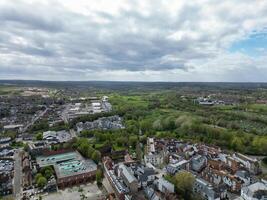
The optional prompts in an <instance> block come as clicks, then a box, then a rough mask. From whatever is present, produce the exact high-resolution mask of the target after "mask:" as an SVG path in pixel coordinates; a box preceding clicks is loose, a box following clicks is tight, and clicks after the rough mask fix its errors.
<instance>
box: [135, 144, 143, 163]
mask: <svg viewBox="0 0 267 200" xmlns="http://www.w3.org/2000/svg"><path fill="white" fill-rule="evenodd" d="M135 151H136V159H137V160H139V161H142V157H143V155H142V149H141V147H140V143H139V142H137V143H136V150H135Z"/></svg>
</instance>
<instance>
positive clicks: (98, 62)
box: [0, 1, 254, 76]
mask: <svg viewBox="0 0 267 200" xmlns="http://www.w3.org/2000/svg"><path fill="white" fill-rule="evenodd" d="M7 2H8V1H7ZM19 2H20V3H18V4H15V3H13V4H12V3H10V2H9V3H7V4H2V5H1V4H0V25H1V26H2V27H1V31H0V56H1V55H2V56H4V57H5V58H7V59H2V60H0V72H1V73H2V74H8V73H12V74H15V73H16V69H17V72H18V73H23V74H25V75H26V74H34V73H38V70H39V71H40V73H45V71H47V72H48V73H52V72H53V73H54V74H60V73H62V74H65V75H66V76H68V75H70V74H71V73H70V72H77V73H82V72H84V73H85V72H87V71H90V70H91V71H96V72H101V71H116V70H126V71H129V72H139V71H146V70H150V71H159V72H161V71H168V70H177V69H178V70H182V71H184V72H188V71H190V70H191V69H192V68H196V67H197V66H196V65H192V64H191V63H192V62H193V63H194V61H196V63H197V61H199V60H200V61H207V62H208V61H209V60H210V59H213V58H215V57H216V56H218V54H219V53H221V52H224V51H225V49H224V43H225V40H228V38H229V37H235V36H236V35H238V34H239V31H238V27H240V24H242V23H241V22H240V23H235V22H234V20H236V19H235V17H234V16H231V17H228V18H227V20H228V21H227V22H225V24H224V27H225V28H224V27H223V28H221V30H219V31H218V32H214V33H210V32H208V31H205V30H202V29H200V27H199V26H200V20H203V18H204V20H205V17H203V16H202V14H203V13H202V10H201V9H202V7H201V6H199V4H190V5H188V4H185V5H184V6H183V7H182V9H181V10H180V11H179V12H177V13H176V15H175V17H173V16H171V15H170V14H169V13H168V10H163V9H158V8H157V7H160V6H161V5H160V4H159V5H157V4H158V3H159V1H156V3H155V5H153V4H152V5H151V6H152V8H151V9H152V11H153V12H150V14H149V15H143V14H142V13H141V12H140V11H139V10H138V9H137V8H136V7H134V6H135V5H133V7H132V9H130V10H127V11H126V10H121V11H120V12H119V14H118V15H112V14H109V13H107V12H104V11H103V12H102V11H95V12H93V11H91V12H90V13H89V15H85V14H83V13H74V12H72V11H70V10H67V9H64V7H63V6H61V5H60V4H55V5H54V4H53V3H51V2H53V1H51V2H50V4H48V5H43V4H40V3H39V4H38V3H34V4H33V5H29V4H26V3H24V2H23V1H19ZM48 2H49V1H48ZM131 4H133V3H131ZM94 17H99V18H100V19H105V20H106V21H105V23H104V22H103V23H101V22H97V21H95V20H94ZM215 17H217V18H218V19H217V18H216V20H218V23H222V22H223V16H222V15H221V13H219V14H218V16H215ZM253 19H254V17H253ZM240 21H242V20H241V19H240ZM207 26H208V24H207ZM208 28H211V27H207V29H208ZM188 30H189V31H191V32H194V33H196V34H197V37H195V38H194V37H190V35H189V34H185V35H184V36H183V37H182V39H181V40H172V39H170V38H169V36H170V35H171V34H173V33H175V32H177V31H181V32H185V33H186V31H188ZM18 38H20V39H21V40H22V41H20V40H19V41H17V42H16V41H15V42H14V40H16V39H18ZM18 59H19V60H20V61H19V62H18V61H17V60H18ZM7 65H13V68H12V69H10V70H8V68H7ZM34 68H36V69H38V70H35V69H34ZM22 69H27V70H25V71H24V72H22V71H23V70H22ZM31 69H32V71H31Z"/></svg>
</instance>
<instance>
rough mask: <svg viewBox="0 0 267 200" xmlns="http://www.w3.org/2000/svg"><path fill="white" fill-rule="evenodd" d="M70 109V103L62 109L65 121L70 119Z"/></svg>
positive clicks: (62, 116)
mask: <svg viewBox="0 0 267 200" xmlns="http://www.w3.org/2000/svg"><path fill="white" fill-rule="evenodd" d="M69 109H70V104H67V105H66V107H65V108H64V110H63V111H62V114H61V118H62V119H63V121H64V122H65V123H68V122H69V120H68V111H69Z"/></svg>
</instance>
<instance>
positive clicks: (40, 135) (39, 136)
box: [35, 133, 43, 140]
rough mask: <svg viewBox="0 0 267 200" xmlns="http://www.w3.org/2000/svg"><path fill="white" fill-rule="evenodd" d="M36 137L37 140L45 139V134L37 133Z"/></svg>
mask: <svg viewBox="0 0 267 200" xmlns="http://www.w3.org/2000/svg"><path fill="white" fill-rule="evenodd" d="M35 138H36V140H42V139H43V134H42V133H37V134H36V136H35Z"/></svg>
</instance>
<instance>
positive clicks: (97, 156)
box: [92, 150, 101, 163]
mask: <svg viewBox="0 0 267 200" xmlns="http://www.w3.org/2000/svg"><path fill="white" fill-rule="evenodd" d="M92 159H93V161H95V162H96V163H99V162H100V160H101V153H100V151H98V150H95V151H94V152H93V154H92Z"/></svg>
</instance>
